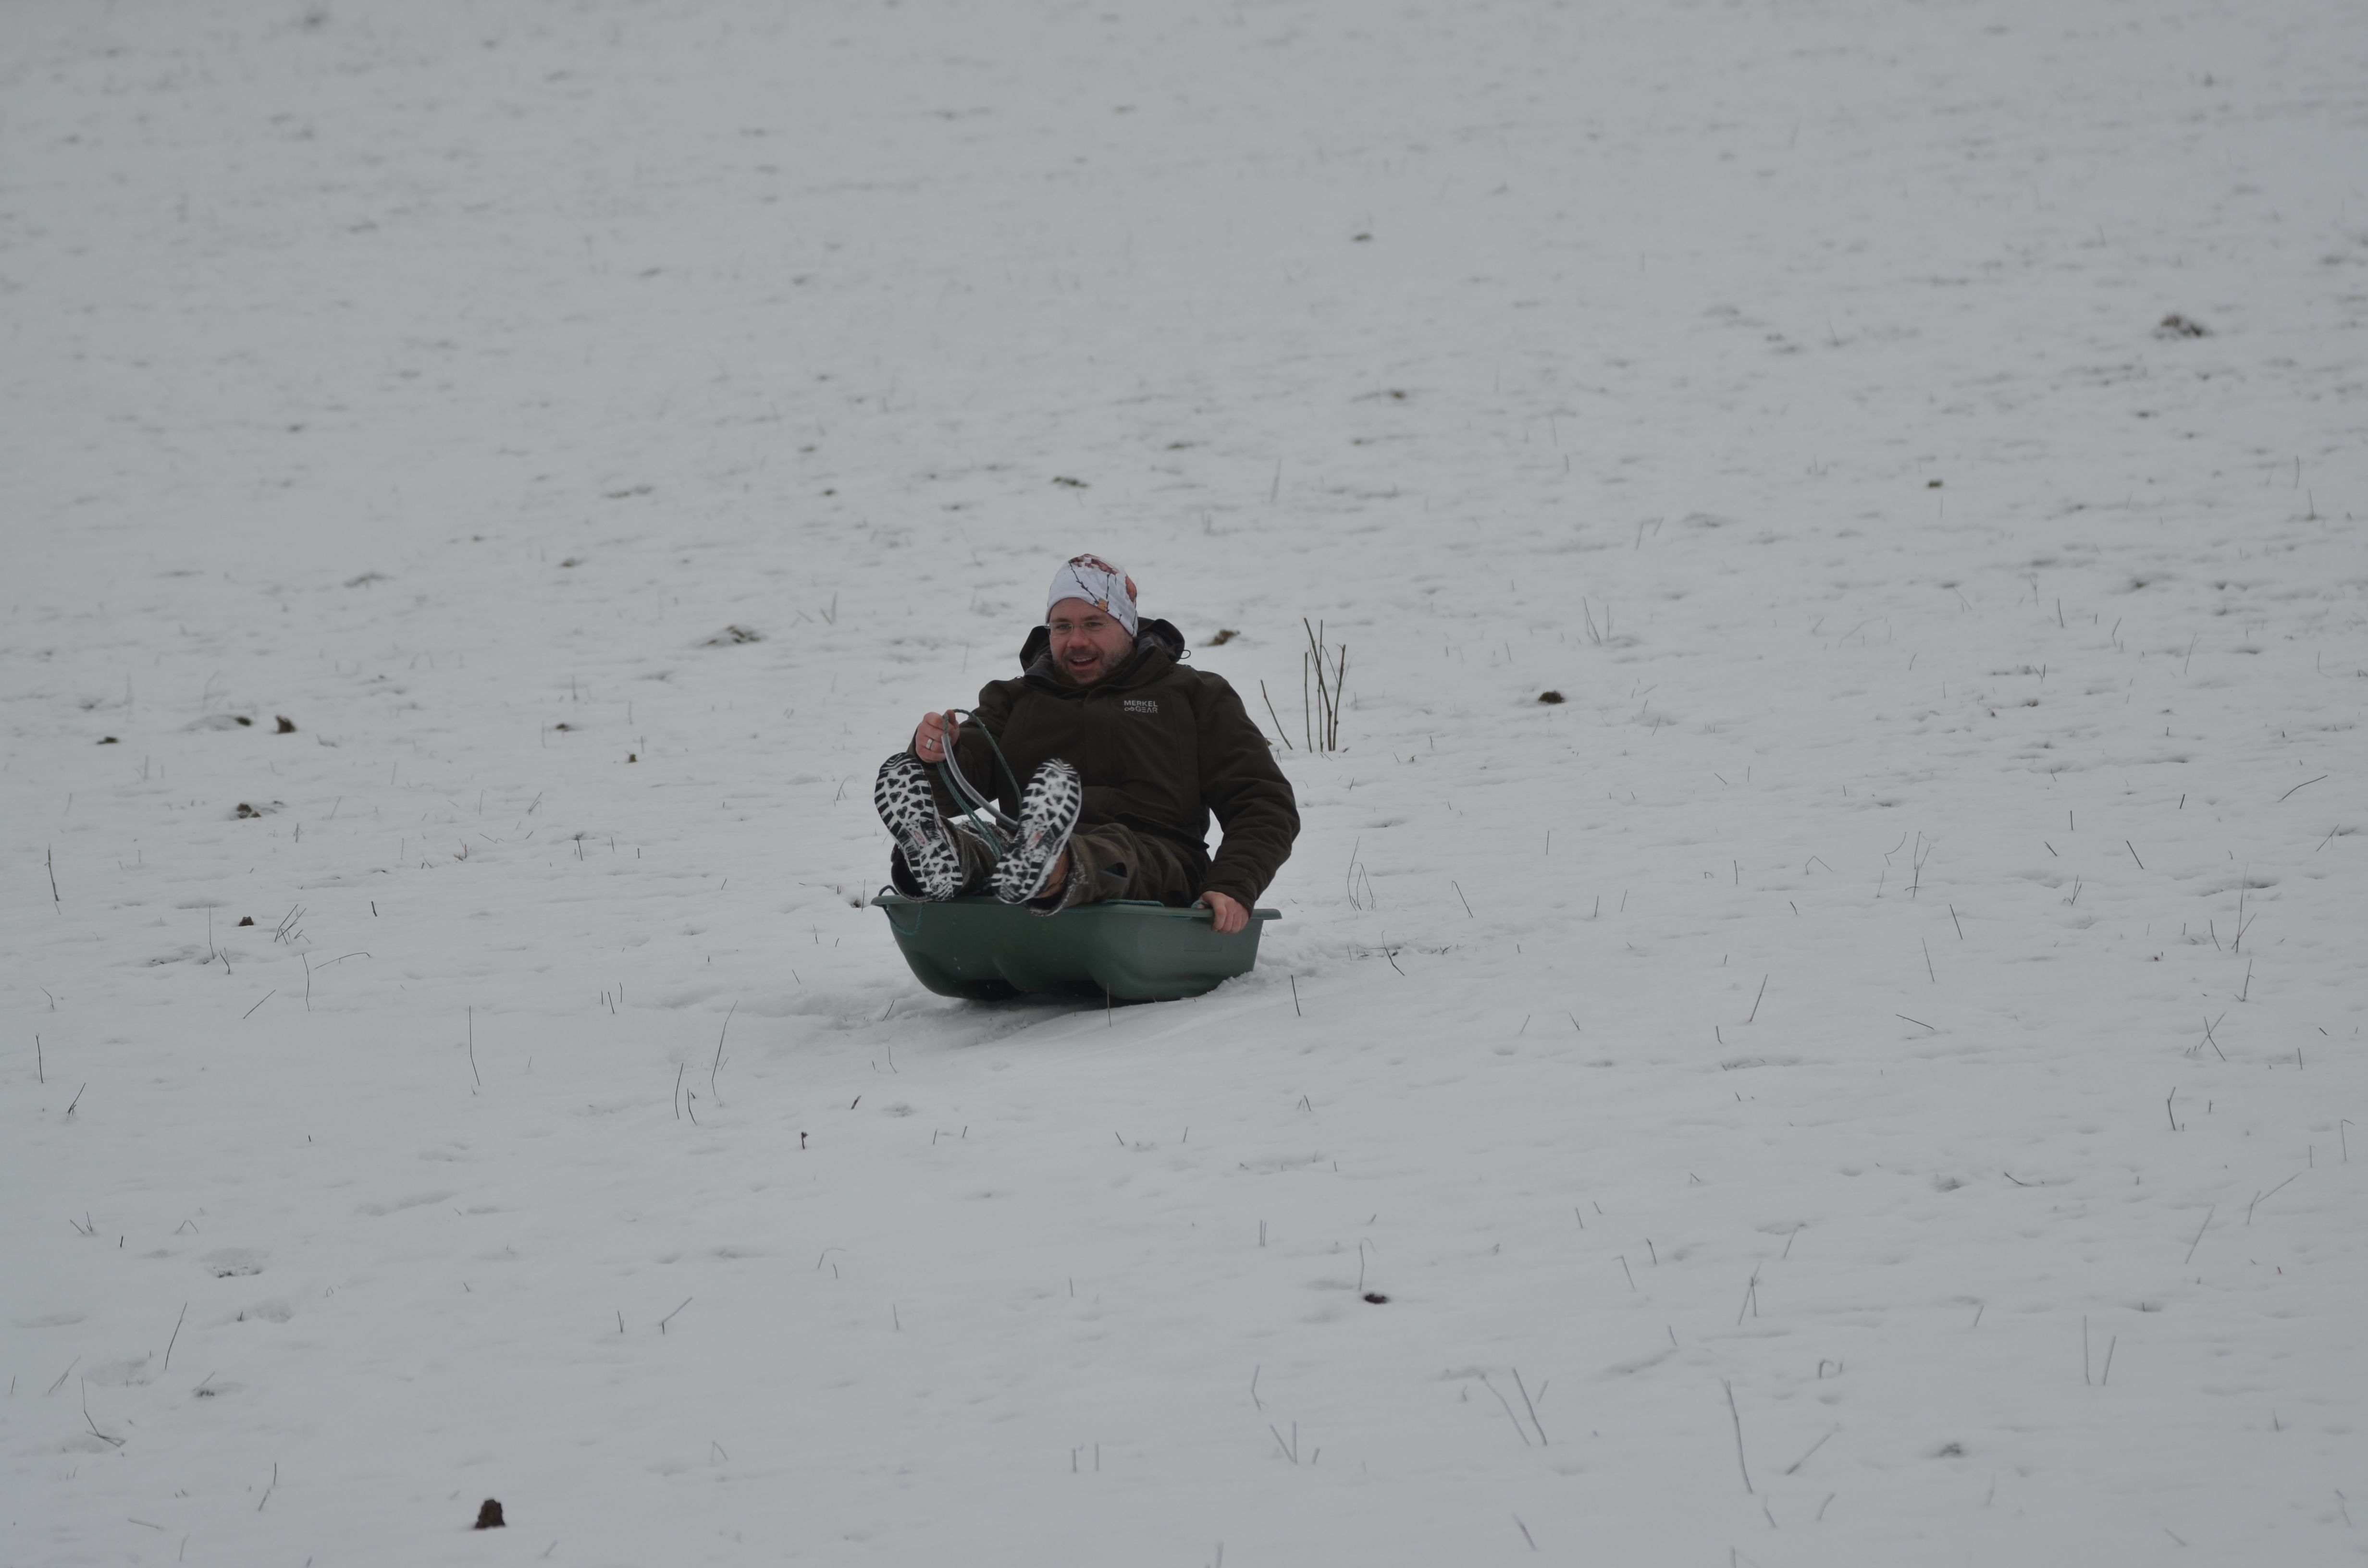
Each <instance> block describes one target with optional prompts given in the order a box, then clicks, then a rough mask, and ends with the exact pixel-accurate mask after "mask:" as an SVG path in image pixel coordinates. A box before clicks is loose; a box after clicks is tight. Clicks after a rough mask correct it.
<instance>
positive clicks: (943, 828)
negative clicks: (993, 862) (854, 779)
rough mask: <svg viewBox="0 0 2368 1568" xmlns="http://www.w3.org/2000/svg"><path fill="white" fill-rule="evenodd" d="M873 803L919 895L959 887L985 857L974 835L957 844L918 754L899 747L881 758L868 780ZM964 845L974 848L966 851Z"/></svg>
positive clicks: (943, 895) (945, 894)
mask: <svg viewBox="0 0 2368 1568" xmlns="http://www.w3.org/2000/svg"><path fill="white" fill-rule="evenodd" d="M871 804H872V806H873V808H874V809H875V810H877V811H878V812H879V813H880V820H881V821H882V823H883V824H886V825H887V828H888V833H889V835H890V836H891V837H893V838H894V839H895V841H896V847H897V849H898V850H899V851H901V852H902V853H903V855H904V858H905V870H906V871H907V872H909V873H911V876H912V879H913V885H914V887H915V888H916V890H917V891H918V892H919V893H920V895H921V896H922V897H923V898H926V899H934V900H939V901H942V900H945V899H949V898H952V897H953V896H955V895H956V894H957V893H959V892H962V888H963V886H964V884H966V883H967V882H968V881H970V879H971V875H972V873H973V869H974V868H975V867H976V866H977V864H978V862H979V860H980V859H981V858H984V846H978V845H976V843H975V841H974V840H973V844H971V845H968V846H965V845H962V844H961V843H960V842H959V841H958V840H957V838H956V836H955V830H954V827H953V824H951V823H949V822H947V821H946V819H945V818H944V817H942V816H939V814H938V802H937V797H936V796H935V795H934V794H933V793H932V792H931V791H930V790H929V771H928V768H926V767H923V766H922V765H921V759H920V758H919V757H917V756H914V755H913V754H912V753H911V752H908V751H900V752H898V753H897V754H896V755H895V756H892V757H890V758H889V759H888V760H887V761H885V762H883V763H882V764H881V765H880V774H879V777H878V778H874V779H873V780H872V781H871ZM963 836H964V837H968V836H970V835H963ZM965 848H970V849H972V850H973V853H972V854H969V855H965V854H964V853H963V850H964V849H965Z"/></svg>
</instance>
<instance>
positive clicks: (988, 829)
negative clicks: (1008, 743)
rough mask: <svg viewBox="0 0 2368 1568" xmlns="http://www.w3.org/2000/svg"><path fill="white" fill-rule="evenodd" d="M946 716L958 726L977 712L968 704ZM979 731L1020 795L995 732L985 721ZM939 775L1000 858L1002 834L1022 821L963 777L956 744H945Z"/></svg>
mask: <svg viewBox="0 0 2368 1568" xmlns="http://www.w3.org/2000/svg"><path fill="white" fill-rule="evenodd" d="M946 717H947V718H949V719H951V720H952V721H954V723H955V726H956V728H957V730H959V728H960V727H961V726H962V724H964V723H969V722H975V721H976V720H977V718H978V715H977V714H976V713H975V712H973V711H972V710H969V709H967V708H949V709H947V710H946ZM978 733H980V734H982V735H985V737H986V745H987V749H988V750H989V751H991V752H993V753H994V754H995V761H996V766H997V767H1000V768H1002V770H1003V777H1004V779H1005V781H1006V782H1007V783H1008V784H1009V785H1010V786H1011V794H1012V798H1013V799H1014V800H1017V799H1019V795H1020V789H1019V778H1018V776H1017V775H1015V774H1014V773H1013V772H1012V771H1011V764H1010V763H1009V762H1008V760H1006V759H1005V757H1004V755H1003V748H1002V747H1001V746H1000V745H997V744H996V740H995V733H994V732H993V731H991V730H989V729H988V728H987V727H986V726H985V724H980V725H979V726H978ZM938 778H939V781H940V782H942V783H943V784H944V785H945V787H946V792H947V793H948V794H951V796H953V798H954V799H955V800H956V801H958V802H960V803H961V805H962V814H963V815H964V816H965V817H967V818H969V819H970V824H971V825H972V826H973V828H976V829H977V830H978V833H979V836H980V837H981V838H983V839H985V841H986V846H987V848H988V850H989V851H990V852H991V853H993V855H994V856H995V858H996V859H997V860H998V861H999V860H1001V859H1002V858H1003V854H1004V849H1005V845H1004V842H1003V837H1002V835H1003V834H1004V833H1008V832H1009V831H1011V830H1012V829H1013V828H1015V827H1017V826H1018V825H1019V824H1017V823H1015V822H1013V821H1012V820H1011V819H1010V818H1009V817H1007V816H1005V815H1004V814H1003V812H1001V811H999V810H997V809H996V805H995V802H994V801H990V800H988V799H987V798H986V797H985V795H983V794H981V793H980V792H979V790H978V789H977V787H976V786H974V785H973V784H972V783H971V781H970V780H969V779H968V778H965V777H963V775H962V764H961V763H959V762H956V761H955V760H954V748H953V747H952V746H951V745H950V746H948V747H946V757H945V760H944V761H943V762H941V763H939V765H938ZM998 830H1000V831H998Z"/></svg>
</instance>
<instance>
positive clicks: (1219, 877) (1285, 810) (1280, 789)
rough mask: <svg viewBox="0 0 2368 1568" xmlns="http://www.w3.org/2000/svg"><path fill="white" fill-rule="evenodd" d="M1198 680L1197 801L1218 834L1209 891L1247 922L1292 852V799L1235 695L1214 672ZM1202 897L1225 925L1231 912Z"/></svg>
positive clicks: (1295, 822) (1295, 816)
mask: <svg viewBox="0 0 2368 1568" xmlns="http://www.w3.org/2000/svg"><path fill="white" fill-rule="evenodd" d="M1203 679H1204V680H1205V682H1206V684H1205V685H1204V686H1203V687H1202V688H1201V693H1200V701H1199V703H1198V704H1197V713H1198V718H1199V722H1200V735H1199V745H1198V750H1199V753H1200V770H1201V777H1200V780H1199V783H1200V790H1201V800H1202V801H1204V802H1206V803H1207V805H1208V807H1209V809H1210V810H1211V811H1212V812H1215V813H1216V817H1217V825H1218V828H1219V829H1220V830H1221V831H1222V832H1223V834H1224V837H1223V839H1221V840H1220V841H1219V843H1218V845H1217V853H1216V857H1215V858H1214V859H1212V861H1211V862H1210V864H1209V883H1208V892H1212V893H1215V894H1218V895H1220V896H1221V897H1223V898H1224V899H1226V900H1229V901H1231V902H1232V903H1235V904H1236V905H1238V906H1239V913H1240V915H1241V919H1242V921H1243V923H1244V924H1247V919H1248V913H1247V912H1248V909H1249V906H1250V905H1252V904H1255V903H1257V902H1258V894H1259V893H1261V892H1265V891H1266V888H1267V885H1268V884H1269V883H1270V882H1272V881H1274V877H1275V873H1276V872H1277V871H1278V870H1280V869H1281V868H1282V863H1283V862H1284V861H1285V860H1287V859H1289V858H1291V845H1292V840H1293V839H1294V838H1296V837H1298V836H1299V803H1298V800H1297V798H1296V797H1295V796H1294V795H1293V794H1292V789H1291V780H1290V779H1288V778H1284V777H1283V775H1282V768H1281V766H1280V765H1279V764H1277V763H1276V761H1275V760H1274V751H1273V748H1271V747H1270V746H1269V745H1268V744H1267V740H1266V736H1265V735H1264V734H1263V733H1260V732H1259V730H1258V725H1257V724H1255V723H1254V722H1251V720H1250V716H1249V712H1248V710H1247V709H1245V708H1244V707H1243V706H1242V699H1241V697H1240V695H1239V694H1238V693H1236V692H1235V690H1234V688H1233V687H1230V686H1228V685H1226V684H1225V682H1224V680H1223V679H1222V678H1220V677H1218V676H1203ZM1209 903H1210V907H1211V908H1212V910H1213V911H1215V912H1216V914H1217V916H1218V922H1219V929H1221V930H1223V929H1225V928H1226V927H1225V925H1224V921H1225V917H1226V915H1228V914H1229V913H1231V912H1229V911H1227V910H1226V909H1225V908H1224V905H1223V904H1221V903H1217V902H1216V900H1214V899H1212V900H1210V901H1209ZM1232 928H1233V929H1235V930H1238V929H1240V926H1234V927H1232Z"/></svg>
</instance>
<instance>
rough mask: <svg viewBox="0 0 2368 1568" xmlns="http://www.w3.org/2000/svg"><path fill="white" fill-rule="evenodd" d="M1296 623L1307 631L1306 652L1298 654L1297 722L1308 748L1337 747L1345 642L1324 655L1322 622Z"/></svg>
mask: <svg viewBox="0 0 2368 1568" xmlns="http://www.w3.org/2000/svg"><path fill="white" fill-rule="evenodd" d="M1299 624H1300V625H1301V626H1303V627H1305V628H1306V631H1307V652H1306V653H1303V654H1301V655H1300V658H1299V701H1300V722H1301V725H1302V728H1303V733H1304V736H1305V738H1306V741H1307V749H1308V750H1309V751H1338V750H1339V749H1340V694H1341V691H1342V689H1343V687H1345V686H1346V685H1347V682H1348V678H1349V645H1348V644H1347V643H1346V642H1343V643H1340V644H1339V645H1338V647H1337V648H1335V649H1334V650H1333V652H1332V653H1331V654H1330V655H1329V656H1328V658H1327V655H1326V653H1325V650H1324V626H1323V623H1322V622H1320V621H1319V622H1317V623H1316V624H1315V625H1314V626H1308V624H1307V619H1306V618H1305V617H1304V616H1302V617H1301V618H1300V621H1299Z"/></svg>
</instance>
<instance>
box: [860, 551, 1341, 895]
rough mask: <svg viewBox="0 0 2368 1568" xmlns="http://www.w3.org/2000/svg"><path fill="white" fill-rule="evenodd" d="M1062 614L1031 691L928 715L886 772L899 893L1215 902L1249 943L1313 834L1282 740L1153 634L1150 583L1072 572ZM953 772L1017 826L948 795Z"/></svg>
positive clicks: (994, 695)
mask: <svg viewBox="0 0 2368 1568" xmlns="http://www.w3.org/2000/svg"><path fill="white" fill-rule="evenodd" d="M1045 602H1046V609H1045V613H1044V623H1043V624H1042V625H1041V626H1039V627H1037V628H1035V629H1034V630H1033V631H1030V632H1029V634H1028V640H1027V642H1026V643H1025V644H1024V645H1023V646H1022V647H1021V648H1020V650H1019V663H1020V666H1021V669H1022V672H1023V673H1022V674H1021V675H1020V676H1019V677H1018V678H1016V679H1013V680H999V681H991V682H989V683H988V684H987V685H986V686H985V687H983V688H982V689H981V690H980V692H979V694H978V706H977V708H976V709H975V710H973V711H972V713H971V714H970V719H969V722H962V723H959V724H957V723H956V722H954V718H953V715H952V713H951V712H947V713H928V714H925V715H923V716H922V719H921V722H920V725H919V727H918V728H916V730H915V731H914V732H913V740H912V744H911V746H910V747H909V748H908V749H907V750H905V751H901V752H898V753H897V754H896V755H895V756H892V757H890V758H889V759H888V760H887V761H886V762H884V763H882V764H881V766H880V774H879V778H877V780H876V781H875V782H874V785H873V788H872V802H873V804H874V805H875V806H877V807H878V808H879V812H880V820H881V821H882V822H883V823H885V824H887V827H888V831H889V833H890V835H893V836H894V839H895V841H896V847H895V850H894V854H893V855H892V856H891V858H890V874H891V876H892V877H893V879H894V882H895V885H896V888H897V891H899V892H903V893H904V894H905V895H906V896H907V897H911V898H922V899H932V900H941V899H950V898H955V897H959V896H962V895H963V894H966V893H979V892H992V893H993V894H994V895H995V896H996V898H998V899H1001V900H1002V901H1003V902H1005V903H1023V904H1026V905H1027V906H1028V907H1029V908H1030V909H1032V910H1035V911H1037V912H1038V913H1040V914H1044V915H1051V914H1053V913H1054V912H1056V911H1058V910H1062V909H1067V908H1071V907H1073V906H1076V905H1078V904H1085V903H1099V902H1101V901H1102V900H1104V899H1144V900H1150V901H1154V902H1156V903H1165V904H1169V905H1172V906H1176V907H1178V908H1180V907H1183V906H1186V905H1189V904H1195V903H1198V904H1203V905H1206V906H1207V908H1208V910H1209V912H1210V915H1211V917H1212V920H1213V921H1214V923H1215V926H1216V928H1217V930H1219V931H1220V932H1224V933H1232V932H1236V931H1239V930H1241V929H1242V928H1243V927H1244V926H1246V925H1247V924H1248V921H1249V912H1250V908H1251V906H1252V905H1253V904H1255V903H1257V901H1258V894H1259V893H1260V892H1263V891H1264V890H1265V888H1266V886H1267V884H1268V883H1269V882H1270V881H1273V880H1274V874H1275V872H1276V871H1277V870H1278V869H1280V868H1281V865H1282V862H1283V861H1284V860H1285V859H1286V858H1289V856H1290V854H1291V844H1292V839H1293V838H1294V837H1296V836H1297V835H1298V833H1299V810H1298V806H1297V803H1296V801H1294V799H1293V797H1292V790H1291V782H1290V780H1288V779H1286V778H1284V777H1283V776H1282V770H1281V768H1280V767H1277V766H1276V765H1275V760H1274V755H1273V752H1272V751H1271V750H1270V749H1269V746H1268V744H1267V742H1266V737H1265V736H1264V735H1262V734H1261V733H1259V732H1258V726H1257V725H1256V724H1254V723H1252V722H1250V717H1249V714H1248V712H1247V710H1245V709H1244V708H1243V706H1242V700H1241V699H1240V698H1239V697H1237V696H1236V695H1235V692H1234V688H1233V687H1230V686H1228V685H1227V684H1225V682H1224V679H1223V677H1221V676H1213V675H1210V674H1208V673H1207V672H1205V671H1201V670H1195V669H1190V668H1188V667H1187V666H1186V665H1184V664H1183V663H1182V662H1181V661H1182V660H1183V658H1184V638H1183V635H1182V633H1180V632H1178V631H1177V630H1176V628H1175V627H1173V626H1171V625H1169V624H1168V623H1167V621H1164V620H1142V619H1139V618H1138V617H1137V615H1136V611H1135V592H1134V584H1133V581H1131V580H1130V579H1129V578H1128V577H1127V575H1126V574H1125V573H1123V572H1121V571H1120V570H1119V569H1118V568H1117V567H1115V566H1113V565H1111V564H1110V562H1106V561H1104V560H1102V559H1101V558H1099V556H1093V555H1080V556H1078V557H1076V559H1075V560H1073V561H1070V562H1067V563H1066V564H1064V565H1063V566H1062V568H1061V569H1060V571H1058V572H1057V573H1055V574H1053V586H1052V590H1051V592H1050V593H1049V594H1048V595H1047V597H1046V601H1045ZM949 736H951V758H950V757H949V756H948V744H947V743H948V738H949ZM998 754H999V755H998ZM949 761H951V764H952V767H951V769H950V770H948V771H949V772H951V776H952V778H953V779H954V781H955V782H957V783H958V784H962V785H966V786H967V787H968V788H970V789H971V790H973V793H974V794H975V795H976V796H978V797H980V798H981V799H982V800H984V801H986V802H988V803H989V804H990V805H991V806H992V807H993V808H994V810H995V812H996V813H998V815H999V819H1000V820H998V818H997V815H989V814H987V813H986V812H983V811H981V810H980V809H978V805H977V803H976V802H974V801H963V800H962V799H959V798H957V797H956V796H955V794H954V793H953V792H952V791H951V790H949V789H948V788H947V786H946V781H945V776H944V775H943V774H941V773H939V765H941V764H945V763H947V762H949ZM1021 778H1025V779H1026V780H1027V785H1026V788H1025V789H1021V788H1019V779H1021ZM966 808H967V809H966ZM950 813H951V814H953V815H952V820H949V817H950ZM1212 813H1213V814H1214V815H1215V817H1216V819H1217V823H1218V825H1219V827H1220V828H1221V829H1222V830H1223V834H1224V837H1223V839H1222V841H1221V842H1220V843H1219V845H1218V846H1217V853H1216V855H1215V857H1214V858H1211V856H1210V854H1209V852H1208V847H1207V835H1208V824H1209V818H1210V816H1211V815H1212ZM989 835H992V837H993V838H994V839H995V840H996V845H995V846H990V845H989V843H988V841H987V840H988V837H989ZM998 851H999V858H998Z"/></svg>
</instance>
